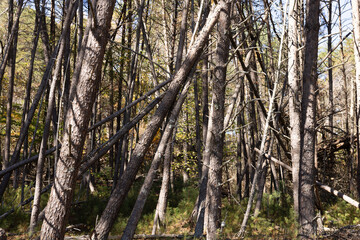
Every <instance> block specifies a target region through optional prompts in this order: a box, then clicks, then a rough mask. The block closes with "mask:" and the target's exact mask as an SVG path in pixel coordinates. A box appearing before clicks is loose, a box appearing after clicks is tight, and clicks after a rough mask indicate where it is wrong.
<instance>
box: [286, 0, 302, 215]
mask: <svg viewBox="0 0 360 240" xmlns="http://www.w3.org/2000/svg"><path fill="white" fill-rule="evenodd" d="M298 10H299V5H298V1H297V0H291V1H290V5H289V37H288V45H289V54H288V56H289V57H288V74H289V75H288V79H289V80H288V81H289V117H290V129H291V130H290V131H291V134H290V137H291V161H292V168H293V171H292V174H293V175H292V178H293V179H292V180H293V198H294V211H295V214H296V216H297V217H298V216H299V187H300V186H299V170H300V154H301V152H300V141H299V139H300V111H301V102H300V98H301V96H300V89H301V82H300V79H299V77H298V76H299V71H300V69H301V67H300V66H299V63H300V61H299V57H298V56H299V55H298V48H299V47H298V46H299V44H298V29H299V28H298V22H299V21H298V19H299V14H298ZM297 217H296V218H297Z"/></svg>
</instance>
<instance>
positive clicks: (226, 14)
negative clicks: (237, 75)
mask: <svg viewBox="0 0 360 240" xmlns="http://www.w3.org/2000/svg"><path fill="white" fill-rule="evenodd" d="M220 3H221V4H223V5H224V6H225V7H224V9H223V10H222V11H221V13H220V16H219V22H218V26H217V34H218V42H217V46H216V50H215V64H216V66H215V69H214V81H213V90H212V95H213V98H212V103H211V108H212V110H211V111H210V112H211V115H210V116H209V118H210V120H209V121H210V122H212V124H211V128H210V126H209V128H208V133H207V135H211V139H212V141H211V142H210V146H209V150H210V156H209V157H210V159H209V160H210V161H209V179H208V183H207V192H206V203H208V204H206V207H207V209H208V215H207V216H208V219H206V220H207V221H208V225H207V226H208V228H207V235H206V238H207V239H217V229H218V228H220V223H221V187H220V186H221V185H222V160H223V151H224V149H223V148H224V136H225V131H224V114H225V89H226V69H227V61H228V56H229V42H230V41H229V34H227V33H228V31H229V26H230V3H226V2H225V1H221V2H220ZM206 220H205V221H206Z"/></svg>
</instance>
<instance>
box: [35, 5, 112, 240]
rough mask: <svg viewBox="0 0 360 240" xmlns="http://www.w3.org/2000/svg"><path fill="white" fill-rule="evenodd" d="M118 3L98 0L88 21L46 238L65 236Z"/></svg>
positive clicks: (47, 215)
mask: <svg viewBox="0 0 360 240" xmlns="http://www.w3.org/2000/svg"><path fill="white" fill-rule="evenodd" d="M114 6H115V1H106V0H98V1H97V3H96V6H94V9H96V13H95V14H96V16H94V18H93V19H92V20H91V21H89V22H88V26H87V29H86V33H87V34H85V35H86V37H85V38H84V40H83V44H82V49H81V52H80V54H79V55H78V58H77V65H76V69H75V72H74V75H73V78H72V86H71V91H70V98H69V99H70V105H69V108H68V110H67V112H66V122H65V129H64V136H63V139H62V143H63V146H62V148H61V151H60V159H59V161H58V162H57V167H56V178H55V182H54V186H53V188H52V190H51V194H50V198H49V201H48V204H47V206H46V213H45V219H44V222H43V225H42V228H41V238H42V239H63V238H64V234H65V223H66V221H67V216H68V213H69V208H70V205H71V200H72V195H73V191H74V187H75V182H76V179H77V174H78V170H79V167H80V163H81V158H82V151H83V146H84V142H85V138H86V134H87V128H88V124H89V120H90V115H91V108H92V105H93V103H94V101H95V97H96V93H97V90H98V88H99V84H100V79H101V66H102V61H103V58H104V52H105V47H106V43H107V39H108V37H107V36H108V32H109V29H110V22H111V17H112V12H113V10H114Z"/></svg>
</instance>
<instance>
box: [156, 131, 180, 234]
mask: <svg viewBox="0 0 360 240" xmlns="http://www.w3.org/2000/svg"><path fill="white" fill-rule="evenodd" d="M173 136H175V131H174V132H173ZM173 140H174V139H173V138H172V139H169V142H168V143H167V147H166V150H165V156H164V169H163V177H162V183H161V189H160V194H159V200H158V203H157V205H156V211H155V217H154V224H153V229H152V233H151V234H156V233H157V230H158V229H159V228H165V227H166V225H165V220H166V219H165V217H166V206H167V197H168V192H169V184H170V171H171V160H172V154H173V153H172V144H173Z"/></svg>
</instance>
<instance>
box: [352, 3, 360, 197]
mask: <svg viewBox="0 0 360 240" xmlns="http://www.w3.org/2000/svg"><path fill="white" fill-rule="evenodd" d="M351 3H352V5H351V6H352V13H353V19H352V20H353V26H354V55H355V82H356V137H357V139H360V138H359V137H360V130H359V123H360V116H359V115H360V114H359V110H360V1H359V0H352V1H351ZM356 150H357V163H358V164H357V165H358V168H357V192H358V198H359V199H360V154H359V150H360V143H359V141H358V142H357V145H356Z"/></svg>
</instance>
